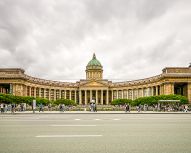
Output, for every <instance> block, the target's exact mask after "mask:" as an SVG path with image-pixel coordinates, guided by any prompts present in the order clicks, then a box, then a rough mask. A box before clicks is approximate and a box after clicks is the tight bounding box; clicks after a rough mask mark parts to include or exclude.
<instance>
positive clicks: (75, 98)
mask: <svg viewBox="0 0 191 153" xmlns="http://www.w3.org/2000/svg"><path fill="white" fill-rule="evenodd" d="M76 92H77V91H76V89H75V92H74V101H75V103H76V104H77V97H76V95H77V94H76Z"/></svg>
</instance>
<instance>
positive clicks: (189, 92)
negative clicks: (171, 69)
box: [187, 83, 191, 103]
mask: <svg viewBox="0 0 191 153" xmlns="http://www.w3.org/2000/svg"><path fill="white" fill-rule="evenodd" d="M187 90H188V101H189V103H191V83H188V89H187Z"/></svg>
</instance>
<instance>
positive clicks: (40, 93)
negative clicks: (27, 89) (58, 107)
mask: <svg viewBox="0 0 191 153" xmlns="http://www.w3.org/2000/svg"><path fill="white" fill-rule="evenodd" d="M38 92H39V93H38V94H39V97H40V98H42V96H41V88H40V87H39V90H38Z"/></svg>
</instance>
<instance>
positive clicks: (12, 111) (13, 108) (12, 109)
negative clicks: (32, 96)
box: [11, 104, 16, 114]
mask: <svg viewBox="0 0 191 153" xmlns="http://www.w3.org/2000/svg"><path fill="white" fill-rule="evenodd" d="M15 107H16V106H15V104H11V113H12V114H14V113H15Z"/></svg>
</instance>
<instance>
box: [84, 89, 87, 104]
mask: <svg viewBox="0 0 191 153" xmlns="http://www.w3.org/2000/svg"><path fill="white" fill-rule="evenodd" d="M84 92H85V105H87V90H85V91H84Z"/></svg>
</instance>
